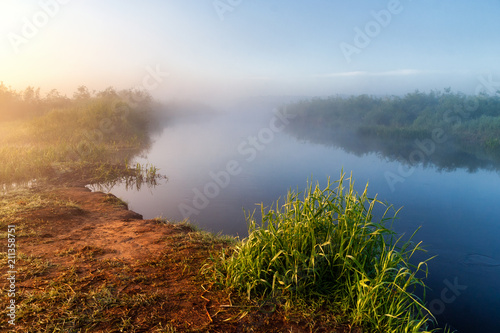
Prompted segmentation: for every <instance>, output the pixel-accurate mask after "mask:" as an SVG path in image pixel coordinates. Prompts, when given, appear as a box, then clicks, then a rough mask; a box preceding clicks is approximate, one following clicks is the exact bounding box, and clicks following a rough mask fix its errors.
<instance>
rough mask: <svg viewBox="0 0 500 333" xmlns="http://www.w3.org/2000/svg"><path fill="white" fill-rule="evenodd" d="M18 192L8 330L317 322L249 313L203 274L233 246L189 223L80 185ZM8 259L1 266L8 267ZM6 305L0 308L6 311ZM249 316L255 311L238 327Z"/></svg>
mask: <svg viewBox="0 0 500 333" xmlns="http://www.w3.org/2000/svg"><path fill="white" fill-rule="evenodd" d="M13 192H14V193H10V194H9V195H8V196H7V197H6V198H5V199H4V200H3V204H6V203H7V205H8V207H9V209H11V210H12V212H13V214H14V215H12V216H15V218H13V219H15V221H12V223H11V224H14V223H15V225H16V229H17V230H16V231H17V276H16V296H15V302H16V312H15V314H16V315H15V319H14V321H13V322H14V323H15V325H11V324H10V323H9V322H8V320H11V319H10V318H9V317H7V316H5V315H3V316H1V317H0V327H3V328H7V329H9V330H14V331H19V332H21V331H22V332H36V331H48V330H51V331H53V330H62V331H74V332H79V331H82V332H113V331H119V330H120V329H121V330H123V331H154V332H241V331H253V332H282V331H283V330H290V329H293V331H294V332H295V331H297V332H306V331H309V328H310V324H311V323H308V322H304V321H302V322H301V319H299V318H297V319H296V320H294V318H286V317H285V315H284V313H283V312H282V311H281V310H276V311H271V312H265V311H261V309H259V308H255V305H254V304H253V305H250V304H248V303H247V304H246V305H245V304H244V303H245V300H242V299H239V298H238V297H237V296H236V295H231V294H230V293H229V294H228V292H227V291H224V290H222V289H220V288H218V287H217V286H215V285H214V283H213V281H210V280H209V279H208V278H207V277H206V276H204V275H203V274H202V273H201V269H202V267H203V266H204V265H206V264H210V260H209V258H210V257H211V256H212V257H215V256H216V255H217V254H220V251H221V250H222V249H223V248H225V247H226V248H227V247H228V243H227V238H226V239H225V240H224V238H223V237H217V236H215V235H213V234H211V233H208V232H204V231H196V230H195V228H194V227H192V226H190V225H189V224H185V223H180V224H172V223H169V222H168V221H165V220H161V219H151V220H143V219H142V216H141V215H140V214H138V213H136V212H133V211H131V210H128V207H127V205H126V204H125V203H124V202H123V201H122V200H120V199H119V198H117V197H116V196H114V195H112V194H105V193H103V192H92V191H91V190H90V189H88V188H86V187H85V186H84V185H82V184H81V182H75V183H74V184H70V185H47V186H43V185H37V186H36V187H34V188H31V189H23V190H21V189H17V190H14V191H13ZM16 192H19V193H16ZM3 209H5V206H4V207H3ZM4 247H5V246H3V244H2V248H4ZM4 250H5V249H4ZM2 252H5V253H6V251H2ZM6 259H7V258H6V257H2V258H1V262H2V267H6V263H4V261H6ZM3 273H5V270H3ZM4 284H5V283H4ZM4 287H5V286H4ZM6 297H7V295H6V294H5V295H3V297H2V298H1V299H0V301H1V302H2V303H3V304H6V303H5V302H7V301H8V300H7V298H6ZM235 303H237V304H243V305H233V304H235ZM242 308H248V309H250V311H249V312H248V313H247V315H246V316H243V317H241V318H239V316H240V315H241V314H242V312H241V311H242ZM251 309H254V310H251ZM319 327H321V324H319ZM3 331H6V330H3V329H0V332H3ZM338 332H343V330H338ZM346 332H347V331H346Z"/></svg>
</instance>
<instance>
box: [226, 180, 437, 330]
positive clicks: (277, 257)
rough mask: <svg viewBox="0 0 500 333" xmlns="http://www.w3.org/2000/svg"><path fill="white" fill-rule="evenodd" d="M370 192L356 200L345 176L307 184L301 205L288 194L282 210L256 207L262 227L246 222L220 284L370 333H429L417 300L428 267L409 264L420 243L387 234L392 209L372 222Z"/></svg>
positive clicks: (427, 317) (426, 313)
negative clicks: (335, 316)
mask: <svg viewBox="0 0 500 333" xmlns="http://www.w3.org/2000/svg"><path fill="white" fill-rule="evenodd" d="M346 183H348V185H347V187H344V185H345V184H346ZM335 185H336V186H335ZM367 186H368V185H367ZM367 186H366V187H365V190H364V192H363V193H362V194H361V195H359V194H358V193H357V192H355V191H354V181H353V179H352V176H351V177H349V178H347V177H346V176H345V173H343V172H342V173H341V176H340V180H338V181H336V182H334V183H332V182H330V180H329V181H328V185H327V186H326V188H324V189H321V188H320V187H319V185H318V184H316V185H315V186H313V185H312V184H309V185H308V187H307V189H306V191H305V192H304V194H303V198H302V199H301V198H300V194H299V193H295V192H293V191H289V193H288V195H287V197H286V200H285V202H284V204H282V205H281V206H280V205H279V202H277V203H276V206H275V207H274V208H273V207H272V208H270V209H264V207H263V206H262V205H261V210H262V223H261V225H258V224H257V222H256V220H255V218H254V216H253V214H252V215H250V216H248V218H247V220H248V224H249V236H248V238H246V239H244V240H243V241H242V242H241V243H240V244H239V245H238V246H236V247H235V249H234V252H233V253H232V255H231V256H229V257H224V256H223V257H222V260H221V261H220V262H219V265H218V272H217V276H218V278H219V280H220V282H222V283H223V284H224V285H225V286H226V287H229V288H231V289H235V290H239V291H240V292H243V293H246V294H247V296H248V298H274V299H281V303H282V304H283V303H284V304H291V303H292V302H291V301H295V302H294V303H297V301H298V300H300V301H301V303H302V301H317V300H318V299H320V300H324V301H326V303H327V304H329V307H330V308H333V309H335V311H338V313H339V314H341V315H342V316H343V317H345V318H347V319H348V321H349V323H350V324H351V325H355V326H361V327H363V328H365V329H366V330H368V331H370V332H371V331H373V332H384V333H387V332H398V333H399V332H429V328H428V327H429V326H430V324H431V323H432V322H433V321H434V318H433V317H432V315H431V314H430V312H429V311H428V310H427V309H426V308H425V306H424V301H423V299H421V298H420V297H419V296H417V293H418V292H419V290H424V297H425V288H426V287H425V284H424V282H423V281H422V280H421V278H420V276H421V275H425V276H426V275H427V260H426V261H424V262H420V263H419V264H418V265H413V264H411V263H410V259H411V258H412V256H413V255H414V253H415V252H416V251H421V250H422V248H421V243H418V244H415V243H413V242H412V241H411V238H413V235H414V234H413V235H412V237H411V238H410V240H409V241H406V242H403V241H402V240H401V238H397V237H396V235H395V233H394V232H393V231H392V230H390V229H389V228H388V227H386V224H387V222H388V221H393V220H394V218H395V217H396V215H397V211H396V212H395V213H394V215H393V216H392V217H386V216H387V215H388V213H389V211H390V210H392V206H390V207H388V208H387V209H386V210H385V213H384V214H383V216H382V218H381V220H380V221H374V217H373V210H374V206H375V205H376V204H381V202H380V201H378V200H377V199H376V198H374V199H370V198H368V196H367Z"/></svg>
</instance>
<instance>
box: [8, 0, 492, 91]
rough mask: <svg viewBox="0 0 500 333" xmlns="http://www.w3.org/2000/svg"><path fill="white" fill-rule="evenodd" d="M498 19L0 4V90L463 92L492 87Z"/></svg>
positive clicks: (266, 7)
mask: <svg viewBox="0 0 500 333" xmlns="http://www.w3.org/2000/svg"><path fill="white" fill-rule="evenodd" d="M499 18H500V1H498V0H484V1H470V0H440V1H436V0H422V1H418V0H414V1H410V0H401V1H395V0H383V1H361V0H350V1H346V0H342V1H334V0H307V1H306V0H303V1H298V0H297V1H294V0H218V1H214V0H162V1H160V0H158V1H124V0H121V1H118V0H108V1H106V0H100V1H97V0H85V1H82V0H80V1H79V0H64V1H63V0H60V1H58V0H41V1H19V0H0V36H1V42H0V81H3V82H4V84H6V85H10V86H12V87H13V88H16V89H19V88H24V87H26V86H28V85H32V86H35V87H41V88H42V91H48V90H50V89H52V88H57V89H58V90H60V91H62V92H64V93H68V94H71V93H72V92H73V91H74V90H75V89H76V87H77V86H79V85H86V86H88V87H89V88H91V89H97V90H100V89H104V88H106V87H108V86H114V87H116V88H118V89H122V88H130V87H143V88H145V89H147V90H150V92H151V93H152V94H153V95H154V96H157V97H159V98H164V97H166V98H169V97H172V96H186V95H189V94H196V95H199V94H201V96H203V94H205V95H211V94H217V95H219V96H224V95H227V96H230V95H234V94H251V95H252V94H253V95H297V94H299V95H334V94H337V93H340V94H358V93H369V94H381V93H383V94H385V93H388V94H400V93H404V92H409V91H413V90H415V89H420V90H430V89H442V88H445V87H451V88H452V89H454V90H460V91H464V92H473V90H474V88H475V87H476V86H477V84H478V76H480V75H482V76H483V77H485V78H487V77H488V76H489V75H491V80H493V81H494V82H500V37H499V32H500V19H499ZM152 73H155V74H152ZM167 73H168V75H167ZM155 77H156V79H155ZM499 85H500V84H499Z"/></svg>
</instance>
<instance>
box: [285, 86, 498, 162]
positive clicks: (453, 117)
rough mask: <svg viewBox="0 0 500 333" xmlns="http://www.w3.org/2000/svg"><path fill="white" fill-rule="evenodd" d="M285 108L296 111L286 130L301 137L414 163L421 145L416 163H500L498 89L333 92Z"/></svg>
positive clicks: (288, 110) (362, 152) (348, 149)
mask: <svg viewBox="0 0 500 333" xmlns="http://www.w3.org/2000/svg"><path fill="white" fill-rule="evenodd" d="M287 112H288V113H290V114H293V115H295V116H296V117H295V118H294V120H293V122H292V124H291V125H290V126H289V127H288V132H289V133H290V134H292V135H294V136H295V137H297V138H299V139H301V140H306V141H311V142H316V143H321V144H326V145H334V146H339V147H342V148H343V149H345V150H347V151H350V152H354V153H356V154H364V153H369V152H378V153H381V154H382V155H384V156H386V157H389V158H392V159H398V160H402V161H406V162H407V163H412V164H415V163H416V161H415V160H416V158H414V159H413V160H412V161H409V160H410V155H411V154H412V152H414V151H415V150H418V149H421V150H422V152H423V153H424V154H423V155H422V154H420V158H419V161H418V163H422V164H429V163H433V164H435V165H437V166H438V167H440V168H444V169H455V168H457V167H467V168H468V169H470V170H475V169H477V168H495V169H499V165H500V97H499V94H496V95H486V94H481V95H475V96H470V95H465V94H463V93H453V92H451V91H450V89H445V90H444V91H443V92H441V91H431V92H430V93H424V92H419V91H415V92H413V93H409V94H407V95H405V96H403V97H397V96H391V97H375V96H368V95H360V96H351V97H340V96H334V97H329V98H313V99H310V100H305V101H300V102H296V103H292V104H289V105H287ZM414 156H415V154H414ZM422 156H424V157H425V158H422Z"/></svg>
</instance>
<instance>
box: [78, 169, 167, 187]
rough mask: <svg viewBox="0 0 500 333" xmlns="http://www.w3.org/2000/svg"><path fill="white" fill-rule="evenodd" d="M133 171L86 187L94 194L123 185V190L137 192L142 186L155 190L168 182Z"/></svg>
mask: <svg viewBox="0 0 500 333" xmlns="http://www.w3.org/2000/svg"><path fill="white" fill-rule="evenodd" d="M134 171H135V172H134V173H131V174H128V175H120V176H116V177H113V178H110V179H107V180H104V181H102V182H98V183H93V184H90V185H88V186H87V187H88V188H89V189H90V190H92V191H94V192H95V191H102V192H111V190H112V189H113V188H114V187H115V186H116V185H125V189H126V190H127V191H128V190H136V191H139V190H141V188H143V186H146V187H147V188H155V187H156V186H158V185H162V184H163V183H165V182H167V181H168V179H167V177H166V176H164V175H161V174H158V173H151V172H148V171H147V170H137V169H135V170H134Z"/></svg>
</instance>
